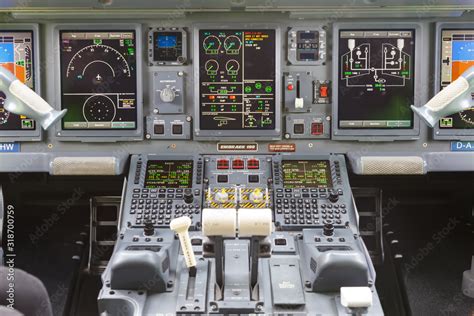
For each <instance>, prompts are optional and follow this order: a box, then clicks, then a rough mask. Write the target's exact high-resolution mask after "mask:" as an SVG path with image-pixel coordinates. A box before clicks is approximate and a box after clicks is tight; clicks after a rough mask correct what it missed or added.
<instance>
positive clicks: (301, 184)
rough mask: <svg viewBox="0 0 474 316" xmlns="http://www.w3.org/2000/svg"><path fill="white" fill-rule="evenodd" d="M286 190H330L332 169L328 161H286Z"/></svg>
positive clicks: (284, 175)
mask: <svg viewBox="0 0 474 316" xmlns="http://www.w3.org/2000/svg"><path fill="white" fill-rule="evenodd" d="M282 169H283V185H284V186H285V188H290V189H292V188H330V187H332V179H331V168H330V163H329V161H328V160H284V161H283V162H282Z"/></svg>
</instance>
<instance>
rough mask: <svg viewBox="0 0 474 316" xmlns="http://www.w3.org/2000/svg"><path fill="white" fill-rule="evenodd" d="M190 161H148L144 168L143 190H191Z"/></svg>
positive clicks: (191, 163)
mask: <svg viewBox="0 0 474 316" xmlns="http://www.w3.org/2000/svg"><path fill="white" fill-rule="evenodd" d="M192 182H193V161H192V160H150V161H148V164H147V167H146V177H145V188H151V189H153V188H183V189H184V188H191V187H192Z"/></svg>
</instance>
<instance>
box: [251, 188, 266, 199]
mask: <svg viewBox="0 0 474 316" xmlns="http://www.w3.org/2000/svg"><path fill="white" fill-rule="evenodd" d="M249 198H250V200H251V201H252V202H253V203H261V202H263V192H262V190H260V189H258V188H257V189H255V190H253V192H252V193H250V197H249Z"/></svg>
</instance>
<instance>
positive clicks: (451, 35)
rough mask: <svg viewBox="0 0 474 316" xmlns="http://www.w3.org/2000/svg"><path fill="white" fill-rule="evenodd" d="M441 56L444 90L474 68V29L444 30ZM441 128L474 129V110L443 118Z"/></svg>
mask: <svg viewBox="0 0 474 316" xmlns="http://www.w3.org/2000/svg"><path fill="white" fill-rule="evenodd" d="M440 56H441V81H440V85H441V86H440V89H443V88H445V87H446V86H448V85H449V84H450V83H451V82H452V81H454V80H456V79H457V78H458V77H459V76H460V75H461V74H462V73H463V72H464V71H466V70H467V69H468V68H469V67H471V66H474V29H456V30H454V29H443V30H442V31H441V54H440ZM473 98H474V96H473ZM439 127H440V128H442V129H463V128H474V108H471V109H469V110H466V111H463V112H460V113H457V114H453V115H451V116H448V117H444V118H442V119H441V120H440V121H439Z"/></svg>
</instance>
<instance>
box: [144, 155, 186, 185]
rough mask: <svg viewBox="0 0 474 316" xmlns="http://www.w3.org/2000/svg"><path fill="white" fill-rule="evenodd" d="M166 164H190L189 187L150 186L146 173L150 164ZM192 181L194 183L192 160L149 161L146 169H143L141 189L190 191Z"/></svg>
mask: <svg viewBox="0 0 474 316" xmlns="http://www.w3.org/2000/svg"><path fill="white" fill-rule="evenodd" d="M167 162H172V163H174V164H176V163H182V164H188V163H190V164H191V172H190V174H189V175H190V178H189V185H188V186H180V185H175V186H169V185H167V184H165V183H164V184H163V185H150V183H149V182H150V181H153V180H150V179H148V171H149V168H150V164H151V163H167ZM193 181H194V160H193V159H186V160H181V159H149V160H148V161H147V163H146V169H145V179H144V184H143V187H144V188H146V189H163V188H174V189H192V187H193Z"/></svg>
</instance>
